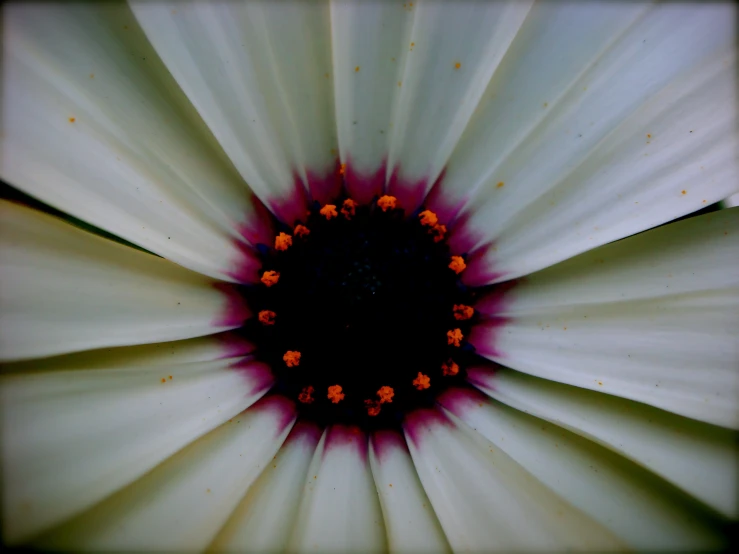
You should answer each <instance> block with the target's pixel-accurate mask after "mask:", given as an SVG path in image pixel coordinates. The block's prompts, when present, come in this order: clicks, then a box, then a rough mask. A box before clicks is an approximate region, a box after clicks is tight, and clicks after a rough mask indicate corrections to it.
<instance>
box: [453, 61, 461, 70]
mask: <svg viewBox="0 0 739 554" xmlns="http://www.w3.org/2000/svg"><path fill="white" fill-rule="evenodd" d="M460 67H462V64H461V63H459V62H457V63H455V64H454V69H459V68H460Z"/></svg>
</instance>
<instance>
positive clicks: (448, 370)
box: [441, 358, 459, 375]
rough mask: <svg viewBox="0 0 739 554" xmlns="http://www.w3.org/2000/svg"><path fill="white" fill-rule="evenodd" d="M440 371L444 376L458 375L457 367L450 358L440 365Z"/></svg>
mask: <svg viewBox="0 0 739 554" xmlns="http://www.w3.org/2000/svg"><path fill="white" fill-rule="evenodd" d="M441 371H442V373H443V374H444V375H456V374H457V373H459V366H458V365H457V364H456V363H455V362H454V361H453V360H452V359H451V358H450V359H448V360H447V361H446V362H444V363H443V364H441Z"/></svg>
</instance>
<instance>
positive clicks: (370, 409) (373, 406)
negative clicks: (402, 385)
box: [364, 400, 382, 417]
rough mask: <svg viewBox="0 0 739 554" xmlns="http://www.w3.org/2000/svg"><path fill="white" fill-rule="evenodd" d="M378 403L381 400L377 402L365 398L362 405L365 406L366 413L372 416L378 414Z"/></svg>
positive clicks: (380, 407)
mask: <svg viewBox="0 0 739 554" xmlns="http://www.w3.org/2000/svg"><path fill="white" fill-rule="evenodd" d="M380 404H381V402H377V401H376V400H365V401H364V407H365V408H367V415H368V416H372V417H374V416H376V415H380V410H382V406H380Z"/></svg>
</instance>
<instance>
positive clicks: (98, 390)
mask: <svg viewBox="0 0 739 554" xmlns="http://www.w3.org/2000/svg"><path fill="white" fill-rule="evenodd" d="M250 349H251V345H250V344H249V343H246V342H243V341H240V340H239V339H238V338H237V337H231V336H212V337H206V338H198V339H190V340H186V341H177V342H171V343H167V344H166V345H154V346H133V347H124V348H112V349H107V350H98V351H94V352H88V353H83V354H70V355H67V356H60V357H57V358H48V359H45V360H40V361H36V360H34V361H28V362H23V363H18V364H9V365H7V366H6V367H5V371H7V372H9V373H6V374H4V375H3V376H2V378H0V394H1V397H0V398H1V400H2V450H3V470H4V471H3V474H4V490H3V513H4V518H3V523H4V534H5V537H6V538H7V539H9V540H11V541H12V542H16V541H18V540H24V539H27V538H28V537H29V536H31V535H33V534H36V533H38V532H39V531H42V530H44V529H46V528H48V527H50V526H52V525H54V524H57V523H59V522H61V521H62V520H64V519H66V518H69V517H70V516H73V515H75V514H77V513H79V512H81V511H82V510H84V509H86V508H88V507H89V506H91V505H92V504H93V503H95V502H98V501H99V500H101V499H102V498H104V497H105V496H107V495H109V494H110V493H112V492H114V491H115V490H117V489H120V488H121V487H123V486H124V485H126V484H128V483H131V482H133V481H134V480H135V479H137V478H139V477H140V476H141V475H143V474H144V473H145V472H147V471H149V470H150V469H151V468H153V467H154V466H155V465H156V464H158V463H160V462H161V461H162V460H164V459H166V458H167V457H168V456H170V455H172V454H173V453H175V452H176V451H177V450H179V449H180V448H182V447H183V446H185V445H187V444H188V443H190V442H191V441H193V440H195V439H197V438H198V437H199V436H201V435H203V434H205V433H207V432H208V431H210V430H212V429H213V428H215V427H217V426H218V425H220V424H222V423H223V422H225V421H227V420H228V419H229V418H231V417H233V416H234V415H236V414H238V413H239V412H240V411H242V410H244V409H245V408H247V407H248V406H249V405H251V404H252V403H254V402H255V401H256V400H257V399H259V398H260V397H261V396H262V395H263V394H264V393H265V392H266V390H267V389H268V388H269V386H270V384H271V382H272V377H271V374H270V371H269V369H268V368H267V367H266V366H265V365H264V364H261V363H258V362H253V361H250V360H249V359H248V358H244V357H243V354H245V353H247V352H248V351H249V350H250ZM234 356H237V357H234Z"/></svg>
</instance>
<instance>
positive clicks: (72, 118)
mask: <svg viewBox="0 0 739 554" xmlns="http://www.w3.org/2000/svg"><path fill="white" fill-rule="evenodd" d="M75 121H77V119H76V118H74V117H70V118H69V122H70V123H74V122H75Z"/></svg>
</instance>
